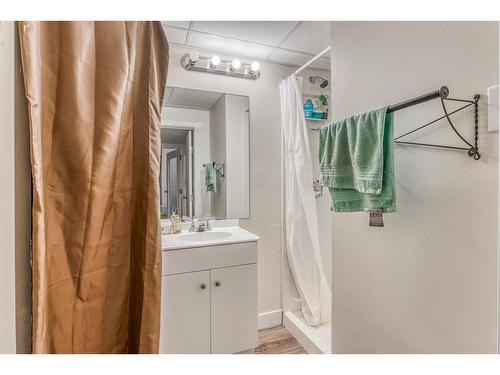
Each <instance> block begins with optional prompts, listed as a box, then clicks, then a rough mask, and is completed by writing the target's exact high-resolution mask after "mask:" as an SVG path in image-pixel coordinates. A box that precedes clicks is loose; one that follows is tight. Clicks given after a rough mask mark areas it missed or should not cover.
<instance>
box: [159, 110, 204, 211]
mask: <svg viewBox="0 0 500 375" xmlns="http://www.w3.org/2000/svg"><path fill="white" fill-rule="evenodd" d="M161 115H162V122H165V121H167V120H168V121H189V122H195V123H198V124H200V125H201V126H200V127H197V128H195V129H194V134H193V148H194V157H193V168H194V169H193V171H194V190H193V194H194V212H195V215H196V216H198V217H203V216H205V215H210V212H211V210H210V196H209V194H208V193H207V192H206V189H205V184H204V177H203V164H204V163H206V162H207V161H208V160H210V141H209V139H210V113H209V111H202V110H197V109H187V108H174V107H164V108H163V109H162V114H161Z"/></svg>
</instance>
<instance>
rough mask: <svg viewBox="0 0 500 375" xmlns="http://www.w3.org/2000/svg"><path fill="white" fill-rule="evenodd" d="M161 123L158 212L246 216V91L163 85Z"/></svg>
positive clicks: (247, 167)
mask: <svg viewBox="0 0 500 375" xmlns="http://www.w3.org/2000/svg"><path fill="white" fill-rule="evenodd" d="M163 107H164V108H163V111H162V129H161V142H162V146H161V147H162V149H161V173H160V192H161V197H160V198H161V217H162V218H168V217H170V214H171V213H172V211H173V210H174V209H176V210H177V211H178V213H179V215H181V216H190V217H192V216H197V217H199V218H203V217H205V216H212V217H214V218H216V219H241V218H249V217H250V191H249V190H250V189H249V187H250V183H249V174H250V171H249V159H250V157H249V132H250V128H249V125H250V117H249V100H248V97H247V96H241V95H232V94H227V93H217V92H211V91H201V90H193V89H186V88H179V87H167V90H166V93H165V100H164V103H163Z"/></svg>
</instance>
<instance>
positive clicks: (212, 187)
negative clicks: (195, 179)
mask: <svg viewBox="0 0 500 375" xmlns="http://www.w3.org/2000/svg"><path fill="white" fill-rule="evenodd" d="M203 168H204V169H205V186H206V187H207V191H211V192H214V193H216V192H217V172H216V170H215V167H214V164H213V163H208V164H204V165H203Z"/></svg>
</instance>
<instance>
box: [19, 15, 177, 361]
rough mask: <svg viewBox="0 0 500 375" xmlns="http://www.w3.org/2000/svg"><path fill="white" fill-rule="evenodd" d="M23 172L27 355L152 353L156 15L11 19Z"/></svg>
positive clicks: (156, 302) (156, 274)
mask: <svg viewBox="0 0 500 375" xmlns="http://www.w3.org/2000/svg"><path fill="white" fill-rule="evenodd" d="M19 35H20V44H21V58H22V66H23V72H24V79H25V89H26V97H27V99H28V113H29V120H30V135H31V139H30V145H31V165H32V173H33V352H35V353H157V352H158V340H159V326H160V279H161V254H160V242H161V236H160V225H159V207H160V205H159V187H158V176H159V164H160V143H161V141H160V110H161V105H162V100H163V94H164V91H165V84H166V78H167V66H168V44H167V41H166V38H165V35H164V33H163V30H162V27H161V25H160V24H159V23H158V22H19Z"/></svg>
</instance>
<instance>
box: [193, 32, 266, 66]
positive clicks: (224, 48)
mask: <svg viewBox="0 0 500 375" xmlns="http://www.w3.org/2000/svg"><path fill="white" fill-rule="evenodd" d="M187 45H189V46H192V47H198V48H203V49H207V50H210V51H214V52H217V53H220V54H222V55H224V54H225V55H229V56H230V57H233V56H234V57H250V58H252V57H253V58H258V59H265V58H266V56H268V55H269V54H270V53H271V52H272V51H273V48H271V47H267V46H263V45H260V44H255V43H250V42H242V41H239V40H235V39H230V38H224V37H221V36H216V35H208V34H201V33H197V32H193V31H191V32H190V34H189V37H188V42H187Z"/></svg>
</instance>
